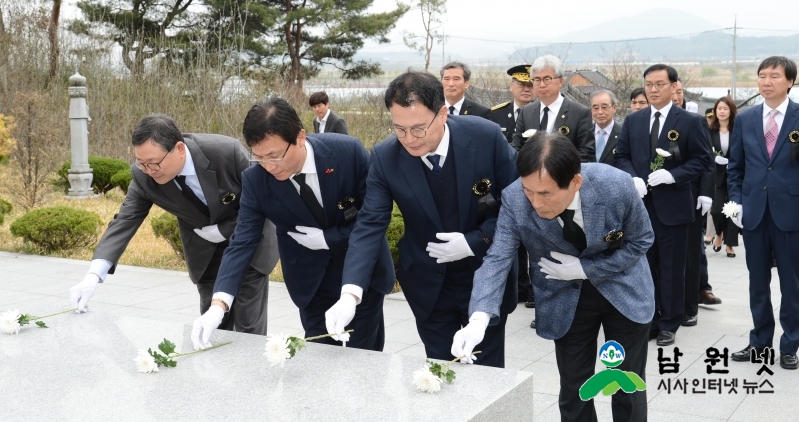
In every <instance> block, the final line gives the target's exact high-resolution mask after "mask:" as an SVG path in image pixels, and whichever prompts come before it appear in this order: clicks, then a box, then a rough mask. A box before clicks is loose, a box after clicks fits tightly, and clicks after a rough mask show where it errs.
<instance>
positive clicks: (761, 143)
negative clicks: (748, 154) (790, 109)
mask: <svg viewBox="0 0 799 422" xmlns="http://www.w3.org/2000/svg"><path fill="white" fill-rule="evenodd" d="M754 110H756V111H755V113H753V114H752V120H754V121H753V122H752V123H753V124H752V127H753V128H755V139H754V140H753V141H754V142H755V143H756V144H757V145H758V148H759V149H760V151H761V152H763V157H765V159H766V161H768V150H767V149H766V134H765V132H763V104H758V105H756V106H755V108H754ZM784 123H785V122H783V126H785V124H784ZM744 142H746V138H744Z"/></svg>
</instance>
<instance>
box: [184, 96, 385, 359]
mask: <svg viewBox="0 0 799 422" xmlns="http://www.w3.org/2000/svg"><path fill="white" fill-rule="evenodd" d="M243 132H244V140H245V142H246V143H247V146H249V147H250V150H251V153H252V157H251V161H256V162H258V163H259V164H260V165H258V166H252V167H249V168H248V169H246V170H245V171H244V172H243V173H242V193H241V209H240V211H239V219H238V224H237V225H236V231H235V232H234V233H233V237H232V239H231V242H230V246H229V247H228V249H227V250H226V251H225V255H224V257H223V258H222V267H221V268H220V269H219V275H218V276H217V279H216V284H215V285H214V297H217V296H220V297H223V298H225V299H228V300H230V301H232V298H234V297H236V294H237V293H238V291H239V288H240V287H241V282H242V279H243V276H244V273H245V270H246V268H247V265H243V263H246V262H250V260H251V259H252V256H253V253H254V252H255V248H256V246H257V245H258V240H259V239H260V233H261V227H262V226H263V224H264V221H265V219H267V218H268V219H269V220H271V221H272V222H273V223H274V224H275V227H276V228H277V230H276V231H277V245H278V250H279V252H280V261H281V265H282V268H283V278H284V279H285V281H286V289H287V290H288V292H289V296H291V300H292V301H293V302H294V304H295V305H297V307H298V308H300V320H301V322H302V327H303V329H305V335H306V336H316V335H320V334H325V333H327V329H326V327H325V319H324V313H325V311H326V310H327V309H328V308H330V307H331V306H332V305H333V304H335V303H336V301H337V300H339V298H340V296H341V274H342V266H343V264H344V259H345V257H346V255H347V243H348V240H349V235H350V231H351V230H352V227H353V225H354V224H355V216H356V215H357V212H358V207H360V206H361V205H362V204H363V201H364V196H365V194H366V175H367V173H368V170H369V157H368V155H367V152H366V149H365V148H364V147H363V145H362V144H361V142H360V141H359V140H358V139H356V138H353V137H351V136H345V135H340V134H334V133H324V134H316V135H306V133H305V129H303V126H302V122H301V121H300V118H299V116H297V112H296V111H295V110H294V109H293V108H292V107H291V106H290V105H289V104H288V103H287V102H286V101H285V100H283V99H281V98H275V99H270V100H268V101H265V102H262V103H259V104H256V105H254V106H253V107H252V108H251V109H250V111H249V112H248V113H247V117H246V118H245V119H244V129H243ZM372 248H373V251H372V255H371V260H370V261H369V264H368V265H364V267H363V268H362V271H363V277H364V278H365V279H366V280H368V282H369V286H370V288H368V289H364V292H363V294H362V295H361V296H360V298H361V306H360V307H358V311H357V312H356V313H355V316H354V319H352V322H351V323H350V324H348V325H347V327H346V328H347V329H353V330H354V332H353V333H352V336H351V338H350V337H349V334H347V333H345V334H343V335H342V336H339V339H340V340H342V341H349V346H351V347H357V348H360V349H368V350H376V351H382V350H383V343H384V340H385V333H384V326H383V297H384V296H385V294H387V293H389V292H391V289H392V288H393V287H394V267H393V264H392V261H391V253H390V252H389V249H388V242H387V241H386V238H385V237H382V238H381V239H378V240H377V241H376V242H374V244H373V245H372ZM353 303H354V301H353ZM213 321H214V320H212V319H209V318H206V317H205V315H203V316H201V317H200V318H198V319H197V320H196V321H194V327H193V330H192V342H193V343H194V347H195V348H201V347H207V346H209V345H210V344H209V343H208V340H209V338H210V336H211V332H212V331H213V330H214V329H215V328H216V327H215V326H213ZM317 341H319V342H322V343H330V344H336V341H334V340H333V339H330V338H324V339H321V340H317Z"/></svg>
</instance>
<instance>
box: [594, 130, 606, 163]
mask: <svg viewBox="0 0 799 422" xmlns="http://www.w3.org/2000/svg"><path fill="white" fill-rule="evenodd" d="M604 150H605V129H599V138H597V140H596V162H597V163H598V162H599V158H600V157H602V151H604Z"/></svg>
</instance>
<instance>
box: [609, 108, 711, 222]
mask: <svg viewBox="0 0 799 422" xmlns="http://www.w3.org/2000/svg"><path fill="white" fill-rule="evenodd" d="M651 110H652V109H651V107H649V108H645V109H643V110H639V111H636V112H635V113H632V114H628V115H627V118H626V119H625V121H624V125H623V126H622V127H621V132H620V133H619V140H618V142H617V143H616V156H615V161H616V167H618V168H619V169H621V170H624V171H626V172H627V173H629V174H630V175H631V176H632V177H640V178H641V179H643V180H644V181H645V182H646V181H647V179H648V178H649V174H650V173H652V170H650V168H649V165H650V163H652V156H653V154H654V151H652V150H651V148H650V145H649V122H650V118H651V114H652V111H651ZM672 131H674V132H676V134H677V140H676V141H675V142H677V146H678V148H679V151H680V158H681V160H680V161H677V160H676V159H675V158H676V157H671V158H669V159H667V160H666V162H665V163H664V164H663V168H664V169H665V170H668V171H669V173H671V175H672V176H673V177H674V180H675V183H673V184H668V185H667V184H662V185H658V186H654V187H652V188H651V190H650V191H649V193H648V195H652V200H653V201H654V205H655V207H654V208H655V212H656V213H657V216H658V218H659V219H660V221H662V222H663V224H665V225H667V226H675V225H680V224H688V223H691V222H692V221H694V216H695V214H696V213H695V210H696V205H695V203H696V202H695V200H694V198H693V194H692V192H691V183H690V182H691V180H693V179H696V178H698V177H700V176H701V175H702V173H704V172H706V171H707V170H708V168H709V167H710V165H711V161H712V160H711V158H710V154H711V152H710V142H709V141H708V140H707V132H706V131H705V130H704V128H703V127H702V118H701V117H699V116H698V115H696V114H694V113H689V112H687V111H685V110H683V109H681V108H679V107H675V106H672V107H671V110H670V111H669V114H668V115H667V116H666V121H665V122H664V123H663V127H662V128H661V130H660V136H659V137H658V143H657V148H660V149H663V150H667V151H668V149H669V142H671V141H669V139H668V134H669V132H672Z"/></svg>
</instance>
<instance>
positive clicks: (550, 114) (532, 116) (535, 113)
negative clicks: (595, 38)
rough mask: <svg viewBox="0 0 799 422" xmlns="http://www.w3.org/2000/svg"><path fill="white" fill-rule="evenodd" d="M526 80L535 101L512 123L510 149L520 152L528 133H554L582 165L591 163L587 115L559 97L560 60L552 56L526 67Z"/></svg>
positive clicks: (593, 158)
mask: <svg viewBox="0 0 799 422" xmlns="http://www.w3.org/2000/svg"><path fill="white" fill-rule="evenodd" d="M530 77H531V78H532V80H533V88H534V89H535V94H536V96H537V97H538V99H537V100H535V101H533V102H532V103H530V104H528V105H526V106H524V108H523V109H522V112H521V114H520V115H519V118H518V119H516V133H514V135H513V148H515V149H516V150H517V151H518V150H520V149H521V148H522V145H524V143H525V142H526V141H527V139H529V137H530V136H532V135H530V134H529V133H528V135H527V137H525V136H524V134H525V132H526V131H527V130H528V129H535V130H543V131H545V132H546V133H553V132H555V131H557V132H560V133H561V134H563V135H564V136H566V137H567V138H568V139H569V140H570V141H571V142H572V144H574V146H575V147H577V150H578V151H579V152H580V159H582V160H583V162H584V163H588V162H595V161H596V155H595V152H594V150H595V148H594V131H593V126H592V125H591V111H589V110H588V107H586V106H584V105H582V104H579V103H576V102H574V101H572V100H570V99H568V98H566V97H565V96H563V95H562V94H561V93H560V89H561V87H563V82H564V80H563V64H562V63H561V61H560V59H558V58H557V57H555V56H553V55H546V56H541V57H539V58H537V59H535V61H534V62H533V65H532V66H531V67H530Z"/></svg>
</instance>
